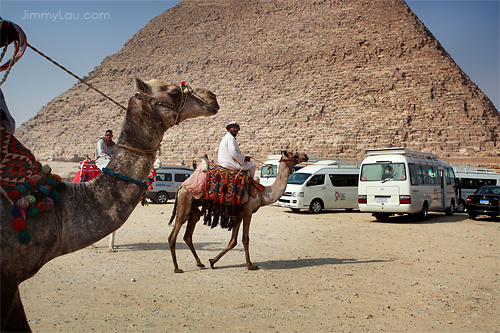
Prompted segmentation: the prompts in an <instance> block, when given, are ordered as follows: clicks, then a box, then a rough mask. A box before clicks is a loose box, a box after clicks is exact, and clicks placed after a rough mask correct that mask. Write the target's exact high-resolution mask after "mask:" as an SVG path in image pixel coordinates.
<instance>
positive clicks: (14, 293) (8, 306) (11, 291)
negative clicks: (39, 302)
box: [2, 286, 31, 332]
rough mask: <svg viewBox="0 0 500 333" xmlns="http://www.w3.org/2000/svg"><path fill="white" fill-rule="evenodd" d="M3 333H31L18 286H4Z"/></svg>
mask: <svg viewBox="0 0 500 333" xmlns="http://www.w3.org/2000/svg"><path fill="white" fill-rule="evenodd" d="M2 332H31V327H30V325H29V323H28V319H27V318H26V313H25V312H24V307H23V302H22V301H21V296H20V295H19V287H17V286H16V287H11V288H7V287H5V286H2Z"/></svg>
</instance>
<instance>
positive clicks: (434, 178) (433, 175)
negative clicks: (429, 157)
mask: <svg viewBox="0 0 500 333" xmlns="http://www.w3.org/2000/svg"><path fill="white" fill-rule="evenodd" d="M428 170H429V178H430V180H431V184H433V185H436V184H439V175H438V171H437V168H436V167H435V166H429V167H428Z"/></svg>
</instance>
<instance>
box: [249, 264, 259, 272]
mask: <svg viewBox="0 0 500 333" xmlns="http://www.w3.org/2000/svg"><path fill="white" fill-rule="evenodd" d="M248 270H249V271H258V270H259V267H257V266H254V265H248Z"/></svg>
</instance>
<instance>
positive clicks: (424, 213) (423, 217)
mask: <svg viewBox="0 0 500 333" xmlns="http://www.w3.org/2000/svg"><path fill="white" fill-rule="evenodd" d="M428 213H429V208H428V207H427V202H424V205H423V206H422V210H421V211H420V213H417V219H418V220H419V221H425V220H426V219H427V214H428Z"/></svg>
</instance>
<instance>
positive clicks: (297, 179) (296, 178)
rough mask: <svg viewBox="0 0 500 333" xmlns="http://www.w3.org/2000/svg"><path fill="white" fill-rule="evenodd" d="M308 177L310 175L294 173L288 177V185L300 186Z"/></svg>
mask: <svg viewBox="0 0 500 333" xmlns="http://www.w3.org/2000/svg"><path fill="white" fill-rule="evenodd" d="M310 176H311V174H310V173H301V172H296V173H294V174H292V175H291V176H290V177H288V184H294V185H302V184H304V182H305V181H306V180H307V178H309V177H310Z"/></svg>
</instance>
